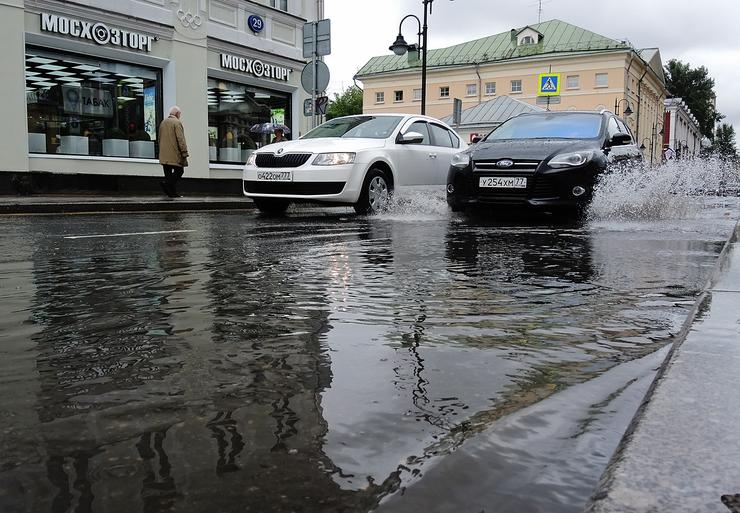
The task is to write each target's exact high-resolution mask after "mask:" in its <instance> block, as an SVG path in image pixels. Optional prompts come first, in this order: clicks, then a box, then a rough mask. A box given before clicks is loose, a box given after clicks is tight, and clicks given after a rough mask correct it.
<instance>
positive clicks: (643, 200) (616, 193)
mask: <svg viewBox="0 0 740 513" xmlns="http://www.w3.org/2000/svg"><path fill="white" fill-rule="evenodd" d="M739 184H740V176H739V175H738V168H737V166H736V165H735V164H734V163H732V162H730V161H727V160H723V159H717V158H709V159H683V160H672V161H668V162H666V163H664V164H662V165H659V166H654V167H650V166H648V165H642V166H635V167H623V168H617V169H615V170H613V171H611V172H610V173H608V174H606V175H603V176H602V177H601V179H600V181H599V183H598V185H597V186H596V189H595V190H594V199H593V201H592V202H591V206H590V208H589V212H588V217H589V219H590V220H660V219H687V218H693V217H696V215H697V214H698V213H699V212H700V211H701V209H702V205H703V203H702V201H701V199H702V197H703V196H708V195H727V194H730V195H735V194H737V191H738V190H740V185H739Z"/></svg>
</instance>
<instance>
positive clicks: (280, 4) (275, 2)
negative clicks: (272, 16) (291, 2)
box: [270, 0, 288, 12]
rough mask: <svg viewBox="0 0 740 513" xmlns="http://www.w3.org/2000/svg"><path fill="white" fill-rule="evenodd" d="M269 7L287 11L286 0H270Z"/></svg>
mask: <svg viewBox="0 0 740 513" xmlns="http://www.w3.org/2000/svg"><path fill="white" fill-rule="evenodd" d="M270 7H274V8H275V9H280V10H281V11H286V12H287V11H288V0H270Z"/></svg>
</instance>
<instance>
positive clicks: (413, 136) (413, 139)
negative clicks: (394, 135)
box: [396, 132, 424, 144]
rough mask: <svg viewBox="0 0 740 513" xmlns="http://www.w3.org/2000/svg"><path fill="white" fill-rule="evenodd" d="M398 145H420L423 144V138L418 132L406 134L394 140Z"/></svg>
mask: <svg viewBox="0 0 740 513" xmlns="http://www.w3.org/2000/svg"><path fill="white" fill-rule="evenodd" d="M396 142H397V143H398V144H421V143H423V142H424V136H423V135H421V134H420V133H419V132H406V133H405V134H403V135H401V136H399V137H398V139H397V140H396Z"/></svg>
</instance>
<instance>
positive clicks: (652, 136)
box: [650, 121, 663, 165]
mask: <svg viewBox="0 0 740 513" xmlns="http://www.w3.org/2000/svg"><path fill="white" fill-rule="evenodd" d="M658 125H660V132H658ZM658 135H663V123H662V122H660V121H656V122H655V123H653V131H652V132H650V165H652V164H653V153H654V150H653V148H654V144H655V143H654V141H655V138H656V137H657V136H658ZM660 147H661V151H662V148H663V145H662V144H661V145H660Z"/></svg>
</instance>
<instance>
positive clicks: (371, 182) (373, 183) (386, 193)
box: [354, 168, 391, 214]
mask: <svg viewBox="0 0 740 513" xmlns="http://www.w3.org/2000/svg"><path fill="white" fill-rule="evenodd" d="M390 199H391V189H390V187H389V186H388V178H387V177H386V174H385V173H384V172H383V171H381V170H380V169H377V168H373V169H371V170H370V171H368V173H367V176H365V182H364V183H363V184H362V192H361V193H360V198H359V199H358V200H357V203H355V205H354V207H355V212H357V213H358V214H376V213H378V212H381V211H383V210H384V209H385V208H387V207H388V202H389V201H390Z"/></svg>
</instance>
